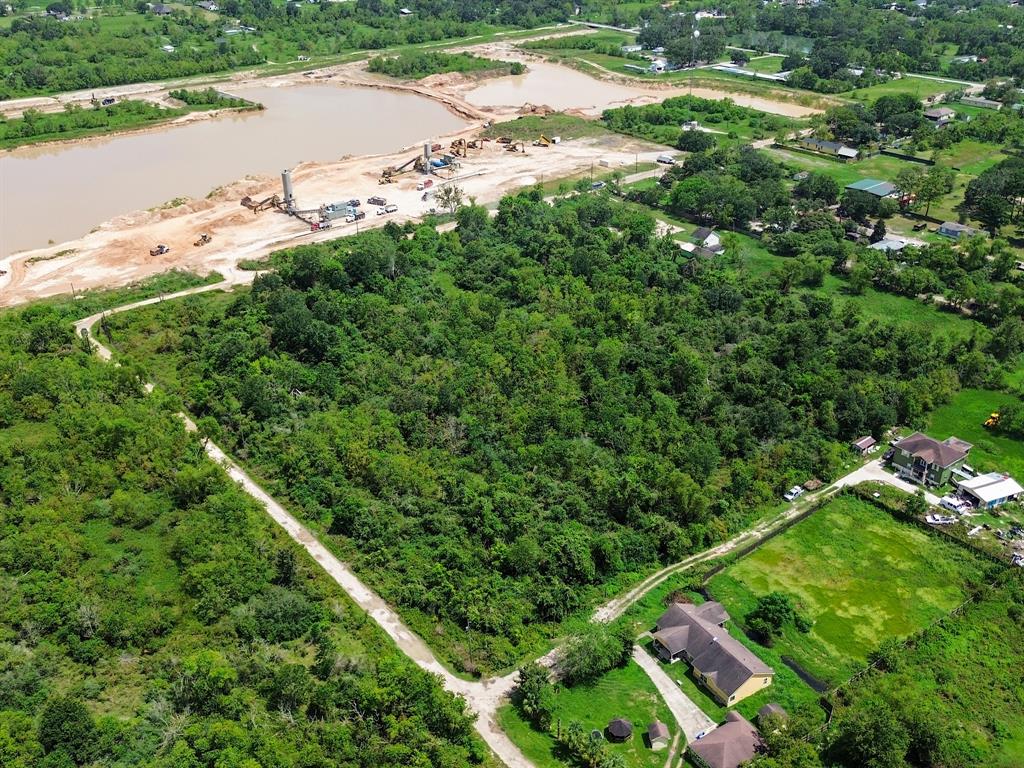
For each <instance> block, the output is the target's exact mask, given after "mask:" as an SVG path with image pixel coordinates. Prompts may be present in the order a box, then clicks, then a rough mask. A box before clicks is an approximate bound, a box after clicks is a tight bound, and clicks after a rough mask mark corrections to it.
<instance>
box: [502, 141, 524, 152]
mask: <svg viewBox="0 0 1024 768" xmlns="http://www.w3.org/2000/svg"><path fill="white" fill-rule="evenodd" d="M505 151H506V152H522V153H523V154H524V155H525V154H526V144H525V143H524V142H522V141H514V142H512V143H511V144H509V145H508V146H507V147H505Z"/></svg>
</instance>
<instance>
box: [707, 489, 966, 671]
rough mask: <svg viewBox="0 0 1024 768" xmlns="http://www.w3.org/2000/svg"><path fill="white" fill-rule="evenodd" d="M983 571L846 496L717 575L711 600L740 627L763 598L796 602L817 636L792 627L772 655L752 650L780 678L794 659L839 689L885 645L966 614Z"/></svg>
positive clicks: (958, 552)
mask: <svg viewBox="0 0 1024 768" xmlns="http://www.w3.org/2000/svg"><path fill="white" fill-rule="evenodd" d="M981 570H982V569H981V563H980V561H979V560H978V559H977V558H976V557H974V556H973V555H972V554H970V553H969V552H968V551H967V550H965V549H963V548H961V547H959V546H957V545H955V544H953V543H951V542H946V541H943V540H942V539H940V538H938V537H937V536H933V535H929V534H928V533H927V532H925V531H923V530H920V529H918V528H917V527H915V526H912V525H909V524H905V523H901V522H898V521H896V520H894V519H893V518H892V517H890V516H889V515H888V514H886V513H885V512H882V511H881V510H879V509H877V508H875V507H874V506H872V505H870V504H868V503H867V502H864V501H861V500H859V499H856V498H853V497H850V496H841V497H839V498H837V499H835V500H833V501H831V502H830V503H829V504H827V505H826V506H825V507H823V508H822V509H820V510H818V511H817V512H815V513H814V514H813V515H812V516H811V517H809V518H807V519H806V520H803V521H802V522H800V523H798V524H797V525H795V526H794V527H793V528H791V529H790V530H788V531H786V532H785V533H783V534H782V535H780V536H778V537H776V538H774V539H772V540H771V541H769V542H768V543H767V544H764V545H763V546H761V547H759V548H758V549H756V550H754V552H752V553H751V554H750V555H748V556H746V557H744V558H743V559H741V560H739V561H738V562H736V563H735V564H733V565H731V566H729V567H728V568H727V569H726V570H725V571H723V572H722V573H720V574H718V575H716V576H715V577H714V578H712V579H711V581H710V582H709V583H708V592H709V593H710V595H711V596H712V597H713V598H714V599H716V600H719V601H720V602H721V603H722V604H723V605H724V606H725V607H726V609H727V610H728V611H729V613H730V615H731V616H732V617H733V620H734V621H736V620H737V619H739V620H742V617H743V616H745V615H746V614H747V613H748V612H749V611H751V610H752V609H753V608H754V606H755V604H756V602H757V598H758V597H760V596H762V595H765V594H767V593H769V592H773V591H778V592H783V593H785V594H787V595H790V596H791V597H792V598H793V599H794V602H795V603H796V605H797V609H798V611H800V612H801V613H802V614H803V615H805V616H806V617H807V618H809V619H811V620H812V621H813V622H814V626H813V627H812V629H811V630H810V632H808V633H807V634H801V633H799V632H797V630H796V629H795V628H793V627H791V626H789V627H786V628H785V629H784V632H783V634H782V637H780V638H779V639H778V640H777V641H776V643H775V645H774V647H772V648H762V647H760V646H757V645H754V646H752V647H755V648H757V651H758V655H760V656H761V658H763V659H764V660H765V661H766V662H767V663H769V664H771V665H772V666H773V667H775V668H776V671H778V670H779V669H780V667H781V666H782V658H783V657H790V658H792V659H794V660H795V661H796V662H797V663H798V664H799V665H800V666H801V667H803V669H805V670H806V671H807V672H809V673H810V674H812V675H814V676H815V677H816V678H818V679H819V680H821V681H823V682H825V683H828V684H831V685H835V684H838V683H841V682H843V681H845V680H846V679H848V678H849V677H850V676H851V675H853V674H854V673H855V672H857V671H858V670H860V669H861V668H863V666H864V665H865V664H866V662H867V660H868V655H869V654H870V653H871V651H873V650H874V649H876V648H877V647H878V646H879V645H880V644H881V643H882V642H883V641H885V640H888V639H890V638H902V637H906V636H908V635H910V634H912V633H913V632H915V631H917V630H919V629H921V628H922V627H924V626H926V625H927V624H929V623H931V622H932V621H934V620H935V619H937V618H939V617H940V616H942V615H944V614H945V613H947V612H948V611H950V610H951V609H953V608H954V607H956V606H957V605H959V604H960V603H961V602H962V601H963V600H964V598H965V596H966V595H965V591H964V585H965V583H966V582H967V580H969V579H975V578H977V577H979V576H980V574H981ZM733 634H734V635H739V632H738V630H735V629H734V630H733Z"/></svg>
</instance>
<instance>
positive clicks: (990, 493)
mask: <svg viewBox="0 0 1024 768" xmlns="http://www.w3.org/2000/svg"><path fill="white" fill-rule="evenodd" d="M957 487H958V488H959V489H960V496H961V497H963V498H966V499H968V500H969V501H970V502H971V503H972V504H974V505H975V506H976V507H978V508H980V509H993V508H994V507H998V506H999V505H1000V504H1005V503H1006V502H1008V501H1013V500H1014V499H1018V498H1021V497H1022V496H1024V488H1021V486H1020V483H1018V482H1017V481H1016V480H1014V479H1013V478H1012V477H1010V476H1009V475H1007V474H1004V473H1002V472H989V473H988V474H987V475H978V476H977V477H971V478H968V479H966V480H960V481H958V482H957Z"/></svg>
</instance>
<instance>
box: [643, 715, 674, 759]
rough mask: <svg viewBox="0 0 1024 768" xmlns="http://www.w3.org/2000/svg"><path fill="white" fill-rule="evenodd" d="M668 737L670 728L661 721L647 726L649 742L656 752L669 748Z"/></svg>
mask: <svg viewBox="0 0 1024 768" xmlns="http://www.w3.org/2000/svg"><path fill="white" fill-rule="evenodd" d="M668 737H669V733H668V726H667V725H665V724H664V723H663V722H661V721H660V720H655V721H654V722H653V723H651V724H650V725H648V726H647V741H648V742H650V745H651V749H653V750H654V751H655V752H657V751H658V750H659V749H665V747H667V746H668V741H669V739H668Z"/></svg>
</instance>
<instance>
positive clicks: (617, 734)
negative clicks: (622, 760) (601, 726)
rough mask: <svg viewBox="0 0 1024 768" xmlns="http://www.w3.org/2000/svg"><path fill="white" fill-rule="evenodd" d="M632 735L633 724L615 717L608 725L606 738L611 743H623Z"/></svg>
mask: <svg viewBox="0 0 1024 768" xmlns="http://www.w3.org/2000/svg"><path fill="white" fill-rule="evenodd" d="M632 735H633V724H632V723H631V722H629V720H626V719H624V718H621V717H617V718H615V719H614V720H612V721H611V722H610V723H608V736H609V737H611V739H612V740H613V741H625V740H626V739H628V738H629V737H630V736H632Z"/></svg>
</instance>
